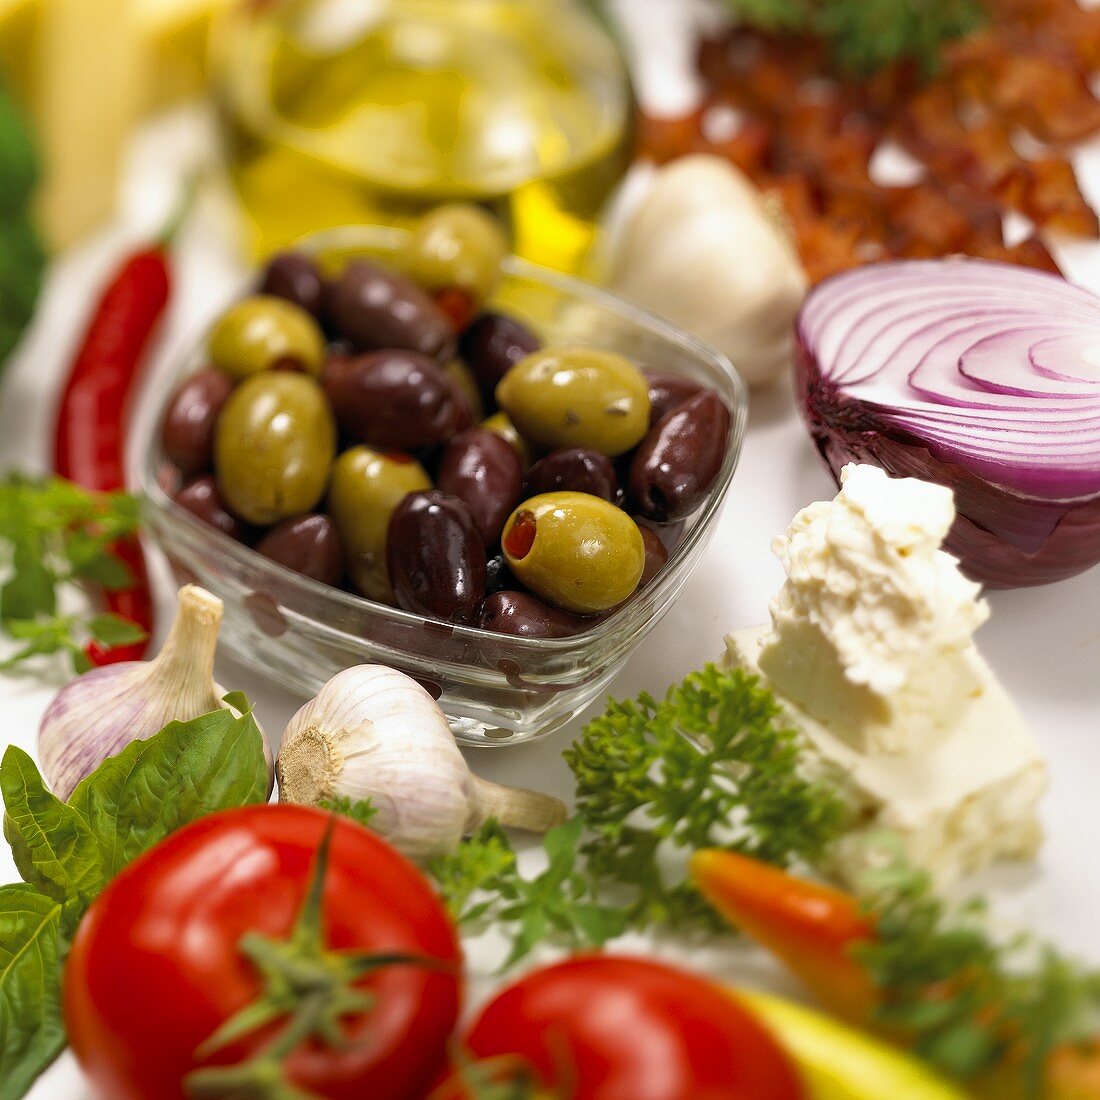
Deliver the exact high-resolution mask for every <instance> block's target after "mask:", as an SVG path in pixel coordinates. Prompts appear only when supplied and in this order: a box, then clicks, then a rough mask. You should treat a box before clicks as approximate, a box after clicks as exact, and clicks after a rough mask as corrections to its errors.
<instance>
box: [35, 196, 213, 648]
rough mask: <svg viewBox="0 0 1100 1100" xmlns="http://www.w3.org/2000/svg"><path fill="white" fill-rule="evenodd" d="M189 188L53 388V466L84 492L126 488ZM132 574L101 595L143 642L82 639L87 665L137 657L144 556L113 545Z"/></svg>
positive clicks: (104, 301)
mask: <svg viewBox="0 0 1100 1100" xmlns="http://www.w3.org/2000/svg"><path fill="white" fill-rule="evenodd" d="M193 190H194V189H193V188H189V191H188V194H187V195H186V196H185V199H184V202H183V203H182V204H181V207H180V209H179V210H178V211H177V212H176V213H175V214H174V215H173V217H172V220H171V222H170V224H169V226H168V228H167V229H166V230H165V232H164V234H163V235H162V236H161V238H160V239H159V240H158V241H157V242H156V243H155V244H154V245H153V246H151V247H149V248H146V249H142V250H141V251H140V252H136V253H134V254H133V255H132V256H130V257H129V258H128V259H127V260H126V261H125V262H124V263H123V265H122V267H121V268H120V269H119V271H118V273H117V274H116V275H115V277H114V279H113V280H112V281H111V282H110V284H109V285H108V286H107V288H106V290H105V291H104V292H103V296H102V298H101V299H100V301H99V304H98V306H97V307H96V309H95V312H94V313H93V314H92V318H91V321H90V322H89V325H88V328H87V331H86V332H85V335H84V341H83V343H82V344H81V346H80V350H79V351H78V352H77V355H76V359H75V360H74V362H73V366H72V369H71V371H70V372H69V377H68V379H67V381H66V383H65V386H64V389H63V390H62V393H61V402H60V405H59V407H58V413H57V430H56V434H55V437H54V469H55V470H56V471H57V473H58V474H59V475H60V476H61V477H64V478H68V479H69V480H70V481H72V482H75V483H76V484H77V485H81V486H83V487H84V488H85V489H92V490H96V491H98V492H113V491H115V490H118V489H123V488H125V486H126V436H127V427H128V422H129V412H130V406H131V404H132V399H133V396H134V394H135V392H136V390H137V382H138V379H139V377H140V374H141V367H142V364H143V362H144V360H145V353H146V349H147V348H148V347H149V344H150V341H151V340H152V338H153V335H154V334H155V332H156V330H157V326H158V322H159V321H160V319H161V317H162V316H163V314H164V310H165V307H166V306H167V305H168V299H169V296H170V294H171V287H172V280H171V270H170V267H169V246H170V244H171V241H172V238H173V236H174V235H175V232H176V230H177V229H178V227H179V225H180V223H181V221H182V218H183V215H184V212H185V211H186V209H187V206H188V205H189V203H190V199H191V195H192V194H193ZM114 552H115V554H116V555H117V556H118V558H119V559H120V560H121V561H122V562H123V563H124V564H125V565H126V566H127V567H128V568H129V570H130V572H131V573H132V574H133V577H134V583H133V585H132V586H131V587H130V588H127V589H124V590H121V591H118V592H108V593H107V594H106V603H107V607H108V609H109V610H110V611H113V612H114V613H115V614H117V615H121V616H122V617H123V618H126V619H129V620H130V621H131V622H134V623H137V625H138V626H140V627H141V628H142V629H143V630H144V631H145V633H146V640H145V641H142V642H137V643H135V644H133V645H127V646H119V647H117V648H110V649H109V648H105V647H104V646H102V645H100V644H99V643H98V642H91V643H89V645H88V647H87V650H86V653H87V656H88V659H89V660H90V661H91V662H92V664H94V665H105V664H113V663H115V662H117V661H137V660H141V658H142V657H144V655H145V652H146V649H147V648H148V645H149V640H148V639H149V635H151V634H152V629H153V599H152V593H151V592H150V589H149V579H148V574H147V571H146V568H145V557H144V554H143V553H142V550H141V544H140V542H138V540H137V539H136V538H131V539H126V540H124V541H122V542H120V543H118V545H117V546H115V548H114Z"/></svg>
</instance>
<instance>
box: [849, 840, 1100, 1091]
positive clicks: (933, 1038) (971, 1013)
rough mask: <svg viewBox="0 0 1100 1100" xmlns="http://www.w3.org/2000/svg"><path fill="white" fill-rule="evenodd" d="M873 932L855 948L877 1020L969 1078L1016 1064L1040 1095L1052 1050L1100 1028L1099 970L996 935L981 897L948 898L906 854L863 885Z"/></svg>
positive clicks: (1021, 939)
mask: <svg viewBox="0 0 1100 1100" xmlns="http://www.w3.org/2000/svg"><path fill="white" fill-rule="evenodd" d="M860 894H861V898H862V902H863V905H864V908H865V909H866V911H867V912H868V913H869V914H871V915H872V916H873V918H874V921H875V930H876V933H877V936H876V939H874V940H873V941H871V942H869V943H866V944H863V945H861V946H860V947H859V948H858V949H857V952H856V954H857V958H858V959H859V960H860V961H861V962H862V963H863V964H864V965H865V966H866V967H867V970H868V973H869V974H870V976H871V978H872V980H873V981H874V983H875V985H876V986H877V987H878V988H879V989H880V990H881V992H882V996H883V1004H882V1007H881V1008H880V1009H879V1010H878V1013H877V1016H878V1022H879V1023H881V1024H882V1026H883V1027H884V1028H885V1029H886V1030H888V1031H889V1032H891V1033H893V1034H900V1035H904V1036H905V1037H906V1038H907V1040H908V1041H909V1043H910V1044H911V1045H912V1046H913V1048H914V1049H915V1050H916V1052H917V1053H918V1054H919V1055H920V1056H921V1057H922V1058H924V1059H925V1060H926V1061H928V1062H930V1063H932V1064H933V1065H934V1066H936V1067H938V1068H939V1069H940V1070H942V1071H943V1072H944V1073H947V1074H949V1075H950V1076H952V1077H954V1078H957V1079H959V1080H964V1081H969V1080H973V1079H974V1078H976V1077H979V1076H981V1075H983V1074H986V1073H989V1072H991V1071H993V1070H995V1069H996V1068H997V1067H998V1066H1001V1065H1003V1064H1005V1063H1006V1062H1010V1063H1011V1068H1012V1071H1013V1072H1014V1073H1020V1074H1022V1076H1023V1080H1024V1085H1025V1088H1024V1093H1025V1095H1028V1096H1035V1095H1038V1094H1039V1092H1040V1091H1041V1083H1042V1075H1043V1071H1044V1068H1045V1067H1046V1065H1047V1062H1048V1059H1049V1056H1050V1054H1051V1052H1052V1051H1054V1049H1055V1048H1056V1047H1058V1046H1060V1045H1062V1044H1063V1043H1071V1042H1076V1041H1078V1040H1082V1039H1087V1038H1090V1037H1093V1036H1095V1035H1096V1033H1097V1030H1098V1028H1100V972H1097V971H1093V970H1089V969H1086V968H1083V967H1081V966H1079V965H1078V964H1076V963H1074V962H1072V961H1071V960H1069V959H1067V958H1066V957H1065V956H1064V955H1062V954H1061V953H1059V952H1058V951H1056V950H1055V949H1054V948H1052V947H1050V946H1049V945H1047V944H1042V943H1040V942H1038V941H1037V940H1036V939H1035V937H1033V936H1031V935H1027V934H1020V935H1015V936H1013V937H1011V938H1009V939H997V938H996V937H995V936H994V935H993V934H992V933H991V932H990V926H989V919H988V912H987V907H986V905H985V903H984V902H981V901H977V900H974V901H971V902H969V903H967V904H965V905H961V906H959V905H951V904H950V903H949V902H947V901H946V900H944V898H943V897H941V896H940V895H939V894H938V893H937V892H936V889H935V886H934V884H933V882H932V879H931V878H930V876H929V875H928V874H927V872H925V871H922V870H920V869H918V868H914V867H913V866H912V865H911V864H909V863H908V862H907V861H906V860H905V859H904V858H903V856H902V855H901V854H900V851H898V852H897V853H895V857H894V859H893V860H892V861H890V862H889V863H888V864H887V865H886V866H885V867H882V868H880V869H876V870H874V871H871V872H868V873H867V875H866V876H865V877H864V882H863V884H862V887H861V890H860Z"/></svg>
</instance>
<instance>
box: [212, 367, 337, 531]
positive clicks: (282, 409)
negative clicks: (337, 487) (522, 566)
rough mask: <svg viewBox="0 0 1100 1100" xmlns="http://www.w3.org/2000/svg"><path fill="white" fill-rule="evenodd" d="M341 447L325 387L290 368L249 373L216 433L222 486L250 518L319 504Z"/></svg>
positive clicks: (282, 515)
mask: <svg viewBox="0 0 1100 1100" xmlns="http://www.w3.org/2000/svg"><path fill="white" fill-rule="evenodd" d="M335 454H336V425H335V423H334V421H333V417H332V410H331V409H330V408H329V404H328V401H327V400H326V399H325V395H324V391H323V390H322V389H321V387H320V386H319V385H318V384H317V383H316V382H315V381H314V380H313V379H312V378H309V377H307V376H306V375H304V374H294V373H290V372H288V371H274V372H269V373H265V374H256V375H253V376H252V377H251V378H246V379H245V380H244V381H243V382H242V383H241V384H240V385H239V386H238V387H237V388H236V389H235V390H234V391H233V392H232V393H231V394H230V395H229V400H228V401H226V403H225V407H224V408H223V409H222V413H221V416H220V417H219V418H218V426H217V429H216V430H215V434H214V469H215V471H216V472H217V477H218V489H219V490H220V492H221V494H222V497H223V498H224V499H225V502H226V504H228V506H229V509H230V511H232V512H233V513H234V514H236V515H238V516H240V518H241V519H244V520H247V521H248V522H249V523H256V524H264V525H266V524H269V523H277V522H278V521H279V520H281V519H286V518H287V517H288V516H297V515H300V514H301V513H303V512H309V511H311V510H312V509H313V508H315V507H316V506H317V503H318V501H320V499H321V497H323V496H324V494H325V486H326V485H327V484H328V477H329V472H330V471H331V469H332V460H333V457H334V456H335Z"/></svg>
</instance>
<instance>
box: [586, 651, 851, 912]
mask: <svg viewBox="0 0 1100 1100" xmlns="http://www.w3.org/2000/svg"><path fill="white" fill-rule="evenodd" d="M781 719H782V714H781V711H780V708H779V705H778V704H777V703H776V701H775V697H774V696H773V695H772V693H771V692H770V691H768V690H767V689H766V688H765V687H763V686H762V685H761V684H760V682H759V681H758V680H757V679H756V678H755V677H752V676H749V675H748V674H746V673H745V672H744V671H742V670H741V669H731V670H721V669H719V668H717V667H716V666H714V665H708V666H707V667H706V668H704V669H703V670H702V671H701V672H693V673H692V674H691V675H689V676H688V677H687V678H686V679H685V680H684V681H683V683H681V684H678V685H676V686H674V687H673V688H671V689H670V690H669V692H668V694H667V695H666V696H665V698H664V699H663V700H661V701H660V702H658V701H656V700H655V699H653V698H652V697H651V696H649V695H644V694H643V695H641V696H639V697H638V699H637V700H636V701H635V702H623V703H614V702H613V703H611V705H610V706H609V707H608V709H607V712H606V713H605V714H603V715H601V716H600V717H599V718H596V719H595V720H594V721H592V722H590V723H589V724H588V725H587V726H586V727H585V729H584V731H583V732H582V733H581V736H580V738H579V740H578V741H577V742H576V743H575V744H574V745H573V747H572V748H571V749H569V750H568V751H567V752H566V753H565V759H566V762H567V763H568V764H569V767H570V769H571V770H572V772H573V775H574V778H575V779H576V784H577V786H576V805H577V812H578V814H579V815H580V816H581V817H582V818H583V819H584V821H585V824H586V826H587V833H586V836H585V839H584V840H583V841H582V844H581V852H582V854H583V855H584V857H585V859H586V860H587V864H588V867H589V869H590V871H591V873H592V874H594V875H595V876H596V877H597V878H599V879H601V880H604V881H610V882H616V883H619V884H621V885H624V886H626V887H628V888H629V890H630V892H631V901H630V904H629V914H630V922H631V924H632V925H633V926H635V927H646V926H649V925H654V924H664V925H669V926H672V927H679V928H685V927H703V928H708V929H714V928H718V927H721V924H720V922H719V921H718V919H717V918H716V917H715V916H714V913H713V910H711V908H710V906H709V905H707V903H706V902H705V901H704V900H703V898H702V896H701V895H700V894H699V893H698V891H697V890H696V889H695V887H694V886H692V885H691V883H690V881H689V879H688V875H687V858H688V856H690V854H691V853H692V852H693V851H695V850H697V849H699V848H728V849H731V850H733V851H737V852H741V853H742V854H744V855H749V856H753V857H755V858H757V859H762V860H766V861H767V862H768V863H775V864H778V865H779V866H782V867H786V866H789V865H791V864H792V863H810V864H813V863H815V862H817V861H818V860H820V858H821V855H822V853H823V852H824V850H825V848H826V847H827V846H828V844H829V843H830V842H831V841H832V840H834V839H836V837H838V836H839V835H840V833H841V832H842V831H843V829H844V827H845V824H846V819H847V812H846V809H845V805H844V803H843V801H842V800H841V799H840V798H839V797H838V796H837V794H836V793H835V791H834V790H833V788H832V787H831V786H829V785H827V784H824V783H818V782H813V781H811V780H809V779H807V778H805V777H804V776H803V774H802V773H801V770H800V769H801V756H800V750H799V746H798V738H797V735H796V734H795V732H794V731H793V730H791V729H788V728H786V727H785V726H784V725H783V722H782V720H781ZM677 857H679V858H677Z"/></svg>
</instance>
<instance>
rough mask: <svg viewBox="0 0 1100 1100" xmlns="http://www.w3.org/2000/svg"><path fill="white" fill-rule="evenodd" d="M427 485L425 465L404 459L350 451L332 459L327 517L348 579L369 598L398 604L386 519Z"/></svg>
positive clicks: (366, 450) (359, 449)
mask: <svg viewBox="0 0 1100 1100" xmlns="http://www.w3.org/2000/svg"><path fill="white" fill-rule="evenodd" d="M431 487H432V479H431V478H430V477H428V475H427V474H426V473H425V471H424V467H423V466H421V465H420V463H419V462H417V461H416V459H414V458H412V457H411V456H408V455H403V454H399V453H388V454H382V453H381V452H379V451H372V450H371V449H370V448H369V447H352V448H351V450H349V451H345V452H344V453H343V454H342V455H341V456H340V457H339V458H338V459H337V460H336V465H335V466H333V468H332V485H331V487H330V488H329V493H328V510H329V515H331V516H332V518H333V520H334V521H335V523H336V530H337V531H338V532H339V535H340V541H341V543H342V544H343V547H344V554H345V557H346V559H347V569H348V575H349V576H350V577H351V579H352V582H353V583H354V584H355V587H356V588H357V589H359V591H360V592H361V593H362V594H363V595H364V596H366V597H367V598H368V599H371V600H378V601H379V602H380V603H389V604H392V603H395V602H396V601H395V600H394V596H393V589H392V588H391V587H390V578H389V574H388V572H387V570H386V534H387V532H388V531H389V526H390V516H391V515H392V514H393V510H394V509H395V508H396V507H397V506H398V504H400V503H401V501H402V500H403V499H404V498H405V497H406V496H408V494H409V493H416V492H419V491H420V490H422V489H430V488H431Z"/></svg>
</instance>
